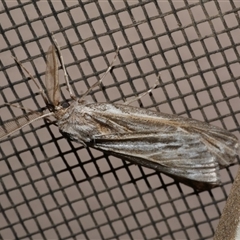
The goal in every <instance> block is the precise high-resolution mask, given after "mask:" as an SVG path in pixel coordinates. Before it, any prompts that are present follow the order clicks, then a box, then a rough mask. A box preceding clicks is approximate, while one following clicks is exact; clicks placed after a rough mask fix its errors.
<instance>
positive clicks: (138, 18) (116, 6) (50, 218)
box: [0, 0, 240, 240]
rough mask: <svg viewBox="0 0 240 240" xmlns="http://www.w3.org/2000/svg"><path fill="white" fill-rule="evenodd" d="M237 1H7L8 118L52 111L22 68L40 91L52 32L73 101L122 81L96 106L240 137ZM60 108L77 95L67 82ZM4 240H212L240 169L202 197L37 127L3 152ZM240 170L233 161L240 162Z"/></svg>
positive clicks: (0, 98) (4, 85) (2, 97)
mask: <svg viewBox="0 0 240 240" xmlns="http://www.w3.org/2000/svg"><path fill="white" fill-rule="evenodd" d="M239 10H240V2H239V1H232V0H229V1H217V0H215V1H207V0H206V1H204V0H203V1H185V0H183V1H150V0H149V1H60V0H59V1H17V0H16V1H2V2H1V9H0V17H1V21H0V22H1V35H0V38H1V39H0V42H1V47H0V53H1V54H0V57H1V72H0V79H1V80H0V89H1V91H0V107H1V109H0V114H1V121H2V122H5V121H7V120H9V119H14V118H15V117H16V116H19V115H22V113H23V111H22V110H21V109H17V108H12V107H10V106H9V105H6V104H5V103H6V102H8V103H11V104H20V105H21V106H24V107H25V108H29V109H33V110H41V109H42V108H43V107H44V102H43V100H42V99H41V96H40V94H39V92H38V89H37V88H36V86H35V85H34V83H33V82H32V80H31V79H29V77H28V76H25V75H24V72H23V71H22V70H21V68H20V67H19V66H17V65H16V64H15V62H14V60H13V59H12V57H11V55H13V56H16V57H17V58H18V59H19V60H20V61H21V62H22V63H23V65H24V66H25V67H26V68H27V69H28V70H29V72H31V73H32V74H33V75H34V77H35V78H36V79H37V80H39V81H40V84H41V85H42V86H44V85H43V81H44V75H45V68H46V63H45V59H46V58H45V55H46V52H47V49H48V47H49V45H50V44H51V32H54V34H55V37H56V39H57V40H58V43H59V44H60V46H61V49H62V54H63V57H64V60H65V63H66V67H67V71H68V74H69V76H70V82H71V85H72V87H73V90H74V94H75V95H77V96H81V94H83V93H84V92H85V91H86V90H87V89H88V88H89V87H90V86H91V85H92V84H94V83H95V82H96V81H97V80H98V79H99V78H100V77H101V76H102V75H103V73H104V72H105V71H106V69H107V67H108V65H109V64H110V62H111V61H112V58H113V56H114V54H115V51H116V49H117V46H118V45H119V46H120V54H119V57H118V60H117V61H116V63H115V66H114V69H113V71H112V72H111V74H109V75H108V76H107V78H106V79H105V80H104V82H103V84H102V85H101V86H100V87H96V88H95V89H94V90H93V91H92V92H91V93H90V95H89V96H88V100H89V101H95V102H119V103H122V102H123V99H131V98H133V97H134V96H137V95H139V94H141V93H143V92H146V91H147V90H148V89H150V88H151V86H153V84H154V83H155V81H156V79H157V75H158V74H159V73H161V81H160V82H159V85H158V87H157V88H156V89H154V90H153V92H152V94H150V95H147V96H145V97H143V98H142V99H141V100H139V101H137V102H134V103H133V105H135V106H138V107H139V106H140V107H143V108H148V109H152V110H155V111H161V112H165V113H174V114H178V115H182V116H187V117H192V118H195V119H198V120H202V121H205V122H208V123H211V124H213V125H217V126H220V127H222V128H225V129H228V130H229V131H231V132H233V133H234V134H235V135H236V136H239V128H238V125H239V120H240V115H239V114H240V105H239V84H240V83H239V79H240V71H239V67H240V66H239V45H240V37H239V36H240V31H239V23H240V17H239ZM60 75H61V76H60V81H61V91H62V99H63V101H66V100H69V99H70V97H69V93H68V91H67V90H66V85H65V84H64V80H63V76H62V75H63V74H62V72H61V71H60ZM0 156H1V160H0V176H1V181H0V206H1V212H0V238H1V239H191V240H193V239H212V237H213V235H214V231H215V229H216V226H217V223H218V221H219V217H220V214H221V211H222V209H223V207H224V204H225V201H226V198H227V196H228V193H229V191H230V188H231V185H232V182H233V180H234V176H235V174H236V171H237V168H238V165H237V163H236V164H233V165H232V166H230V167H228V168H226V169H223V170H221V180H222V182H223V184H222V186H220V187H217V188H214V189H213V190H210V191H202V192H198V191H196V190H194V189H192V188H190V187H187V186H185V185H183V184H180V183H178V182H177V181H175V180H174V179H172V178H170V177H167V176H166V175H164V174H160V173H158V172H156V171H153V170H150V169H147V168H144V167H141V166H138V165H134V164H130V163H129V162H127V161H123V160H121V159H118V158H116V157H113V156H110V155H107V154H105V153H103V152H100V151H97V150H94V149H92V148H85V147H84V146H82V145H81V144H77V143H74V142H71V141H69V140H67V139H65V138H64V137H63V136H62V135H61V134H60V133H59V131H58V128H57V127H56V126H55V125H54V124H52V123H51V122H49V121H44V120H41V121H38V122H35V123H33V124H32V125H30V126H28V127H26V128H24V129H23V130H21V131H20V132H18V133H16V134H14V135H12V136H11V137H9V138H6V139H3V140H2V141H1V143H0ZM236 162H237V161H236Z"/></svg>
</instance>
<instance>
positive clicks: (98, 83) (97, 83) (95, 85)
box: [80, 46, 120, 101]
mask: <svg viewBox="0 0 240 240" xmlns="http://www.w3.org/2000/svg"><path fill="white" fill-rule="evenodd" d="M119 48H120V47H119V46H117V50H116V52H115V56H114V58H113V60H112V62H111V64H110V65H109V67H108V69H107V70H106V72H105V73H104V74H103V76H102V77H101V78H100V79H99V80H98V81H97V82H96V83H94V84H93V85H92V86H91V87H90V88H89V89H88V90H87V91H86V92H85V93H84V94H83V95H82V97H81V99H80V101H81V100H82V99H84V98H85V97H86V96H87V95H88V94H89V93H90V92H91V91H92V89H93V88H95V87H97V86H98V85H100V84H101V83H102V81H103V80H104V78H105V77H106V76H107V74H108V73H109V72H110V71H111V69H112V68H113V64H114V62H115V61H116V59H117V56H118V54H119Z"/></svg>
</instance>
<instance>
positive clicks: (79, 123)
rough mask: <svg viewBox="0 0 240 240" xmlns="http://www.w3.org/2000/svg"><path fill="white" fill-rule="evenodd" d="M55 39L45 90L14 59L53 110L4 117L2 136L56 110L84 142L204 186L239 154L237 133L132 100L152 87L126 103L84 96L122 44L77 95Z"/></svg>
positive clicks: (63, 125)
mask: <svg viewBox="0 0 240 240" xmlns="http://www.w3.org/2000/svg"><path fill="white" fill-rule="evenodd" d="M53 40H54V44H55V45H52V46H50V48H49V50H48V54H47V68H46V82H45V86H46V94H45V93H44V91H43V90H42V89H41V88H40V87H39V86H38V84H37V82H36V81H35V80H34V78H33V77H32V75H31V74H30V73H29V72H28V71H27V70H26V69H25V68H24V67H23V66H22V64H21V63H19V62H18V61H17V59H15V60H16V62H17V63H18V64H20V65H21V67H22V68H23V69H24V70H25V71H26V72H27V73H28V74H29V76H30V77H31V78H32V79H33V80H34V82H35V83H36V85H37V86H38V88H39V90H40V93H41V95H42V97H43V99H44V101H45V103H46V105H47V107H48V109H49V111H50V112H48V113H40V112H35V111H31V112H30V113H29V114H28V115H26V116H21V117H19V118H17V119H15V120H12V121H9V122H6V123H5V124H4V125H2V126H1V127H0V138H3V137H6V136H8V135H10V134H12V133H13V132H15V131H17V130H19V129H21V128H23V127H24V126H26V125H28V124H30V123H32V122H34V121H36V120H39V119H41V118H46V117H49V116H54V117H55V118H56V120H57V124H58V127H59V130H60V132H61V133H62V134H63V135H64V136H65V137H67V138H69V139H71V140H73V141H76V142H79V143H82V144H83V145H84V146H90V147H93V148H95V149H98V150H102V151H104V152H107V153H109V154H111V155H114V156H117V157H119V158H122V159H125V160H127V161H130V162H132V163H135V164H140V165H142V166H145V167H148V168H152V169H155V170H156V171H159V172H162V173H165V174H166V175H168V176H171V177H173V178H174V179H176V180H178V181H180V182H182V183H184V184H186V185H188V186H192V187H194V188H197V189H200V190H204V189H208V188H212V187H215V186H217V185H219V184H220V176H219V169H220V168H221V167H225V166H228V165H229V164H230V163H232V162H233V161H234V159H235V156H236V155H237V151H238V148H239V143H238V139H237V137H236V136H234V135H233V134H232V133H230V132H228V131H226V130H224V129H221V128H218V127H215V126H212V125H209V124H207V123H204V122H200V121H197V120H194V119H189V118H184V117H180V116H177V115H170V114H165V113H160V112H154V111H150V110H146V109H142V108H138V107H132V106H129V105H128V104H129V103H130V102H133V101H135V100H137V99H140V98H141V97H142V96H143V95H145V94H147V93H149V92H151V91H152V89H153V88H152V89H150V90H149V91H148V92H146V93H145V94H142V95H141V96H139V97H137V98H136V99H134V100H132V101H130V102H126V103H125V104H113V103H89V102H87V101H86V100H84V98H85V96H86V95H87V94H88V93H89V92H90V91H91V90H92V89H93V88H94V87H96V86H97V85H99V84H100V83H101V82H102V80H103V79H104V77H105V76H106V75H107V73H108V72H109V71H110V70H111V69H112V66H113V63H114V61H115V59H116V57H117V55H118V52H119V49H118V50H117V52H116V55H115V57H114V59H113V61H112V63H111V64H110V66H109V67H108V69H107V71H106V72H105V74H104V76H103V77H102V78H101V79H100V80H99V81H98V82H97V83H96V84H94V85H93V86H92V87H91V88H90V89H89V90H88V91H87V92H86V93H85V94H84V95H83V96H82V97H81V98H76V97H75V96H74V95H73V92H72V90H71V87H70V84H69V80H68V75H67V71H66V69H65V66H64V62H63V57H62V55H61V53H60V48H59V46H58V44H57V42H56V40H55V38H53ZM57 55H58V57H59V60H60V63H61V65H62V68H63V72H64V76H65V81H66V85H67V89H68V91H69V94H70V96H71V98H72V101H71V103H70V106H69V107H67V108H64V107H62V105H61V104H60V89H59V80H58V60H57ZM154 87H155V86H154Z"/></svg>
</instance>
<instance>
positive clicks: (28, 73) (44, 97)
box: [12, 56, 48, 105]
mask: <svg viewBox="0 0 240 240" xmlns="http://www.w3.org/2000/svg"><path fill="white" fill-rule="evenodd" d="M12 57H13V59H14V61H15V62H16V63H17V64H18V65H19V66H20V67H21V68H22V69H23V70H24V71H25V72H26V73H27V75H28V76H29V77H30V78H31V79H32V80H33V82H34V83H35V85H36V86H37V88H38V91H39V92H40V94H41V96H42V98H43V100H44V102H45V103H46V105H48V99H47V96H46V95H45V93H44V91H43V89H42V87H41V86H40V85H39V84H38V83H37V81H36V80H35V78H34V77H33V76H32V74H31V73H30V72H29V71H28V70H27V69H26V68H25V67H24V66H23V65H22V63H21V62H19V61H18V59H17V58H16V57H14V56H12Z"/></svg>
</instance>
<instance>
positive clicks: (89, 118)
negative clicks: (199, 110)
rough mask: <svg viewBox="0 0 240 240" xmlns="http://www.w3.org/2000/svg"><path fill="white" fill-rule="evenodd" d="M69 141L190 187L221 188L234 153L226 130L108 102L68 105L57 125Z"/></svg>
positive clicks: (233, 139) (234, 142)
mask: <svg viewBox="0 0 240 240" xmlns="http://www.w3.org/2000/svg"><path fill="white" fill-rule="evenodd" d="M58 124H59V129H60V131H61V132H62V133H63V134H64V135H65V136H67V137H68V138H70V139H72V140H75V141H77V142H84V143H85V144H87V145H88V146H91V147H93V148H96V149H99V150H102V151H105V152H108V153H109V154H112V155H115V156H117V157H120V158H123V159H125V160H128V161H130V162H133V163H136V164H140V165H142V166H146V167H149V168H152V169H155V170H157V171H160V172H163V173H165V174H167V175H170V176H172V177H174V178H175V179H178V180H179V181H181V182H183V183H185V184H187V185H189V186H194V187H195V188H198V189H206V188H211V187H214V186H216V185H218V184H219V183H220V177H219V167H220V166H221V165H223V166H225V165H229V164H230V163H232V162H233V161H234V159H235V156H236V154H237V150H238V148H239V144H238V139H237V138H236V137H235V136H234V135H233V134H231V133H229V132H228V131H226V130H224V129H221V128H218V127H214V126H211V125H209V124H207V123H204V122H200V121H197V120H194V119H188V118H183V117H179V116H176V115H169V114H164V113H159V112H154V111H149V110H146V109H141V108H136V107H132V106H126V105H120V104H110V103H87V102H81V104H76V103H72V105H70V107H69V108H68V111H67V112H66V114H65V115H64V116H63V117H62V119H59V121H58Z"/></svg>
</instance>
